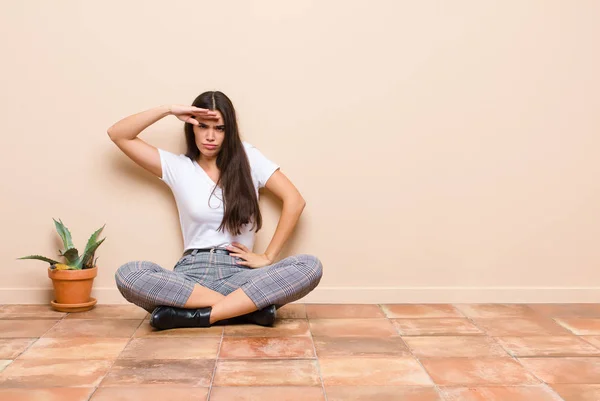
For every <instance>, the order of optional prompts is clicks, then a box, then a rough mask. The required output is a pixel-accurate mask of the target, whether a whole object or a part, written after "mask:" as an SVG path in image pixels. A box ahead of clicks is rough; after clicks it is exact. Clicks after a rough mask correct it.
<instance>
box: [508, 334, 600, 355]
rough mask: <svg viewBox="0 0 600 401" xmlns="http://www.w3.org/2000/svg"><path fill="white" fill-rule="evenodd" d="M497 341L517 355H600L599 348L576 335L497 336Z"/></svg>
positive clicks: (510, 352)
mask: <svg viewBox="0 0 600 401" xmlns="http://www.w3.org/2000/svg"><path fill="white" fill-rule="evenodd" d="M496 341H498V343H499V344H500V345H502V347H503V348H504V349H505V350H507V351H508V352H509V354H511V355H513V356H516V357H527V356H585V355H598V356H600V350H599V349H597V348H596V347H594V346H592V345H590V344H588V343H587V342H585V341H583V340H582V339H581V338H579V337H576V336H557V337H552V336H535V337H497V338H496Z"/></svg>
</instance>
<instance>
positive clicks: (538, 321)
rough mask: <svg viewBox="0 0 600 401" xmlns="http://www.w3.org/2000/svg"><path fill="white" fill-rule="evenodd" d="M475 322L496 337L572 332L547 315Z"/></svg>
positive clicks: (558, 334) (561, 334)
mask: <svg viewBox="0 0 600 401" xmlns="http://www.w3.org/2000/svg"><path fill="white" fill-rule="evenodd" d="M473 322H474V323H475V324H476V325H477V326H479V327H480V328H481V329H482V330H484V331H485V332H486V333H487V334H488V335H490V336H494V337H502V336H511V337H513V336H565V335H569V334H572V333H571V332H570V331H569V330H567V329H565V328H564V327H561V326H560V325H559V324H558V323H556V322H554V321H553V320H552V319H550V318H546V317H533V318H507V319H488V318H486V319H473Z"/></svg>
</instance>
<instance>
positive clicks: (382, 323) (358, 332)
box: [309, 319, 399, 337]
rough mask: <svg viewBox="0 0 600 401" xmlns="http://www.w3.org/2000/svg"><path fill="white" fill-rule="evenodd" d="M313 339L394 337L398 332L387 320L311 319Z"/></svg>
mask: <svg viewBox="0 0 600 401" xmlns="http://www.w3.org/2000/svg"><path fill="white" fill-rule="evenodd" d="M309 323H310V330H311V332H312V334H313V336H315V337H319V336H326V337H394V336H398V335H399V334H398V332H397V331H396V329H395V328H394V326H393V325H392V324H391V322H390V321H389V320H388V319H312V320H309Z"/></svg>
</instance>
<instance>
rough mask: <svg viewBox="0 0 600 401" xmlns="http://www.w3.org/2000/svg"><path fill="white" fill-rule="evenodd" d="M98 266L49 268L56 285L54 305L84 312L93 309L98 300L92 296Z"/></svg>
mask: <svg viewBox="0 0 600 401" xmlns="http://www.w3.org/2000/svg"><path fill="white" fill-rule="evenodd" d="M97 274H98V267H97V266H95V267H94V268H92V269H82V270H56V269H54V270H53V269H48V277H50V278H51V279H52V285H53V286H54V300H53V301H52V302H51V304H52V307H53V308H54V309H56V310H61V311H63V312H83V311H84V310H89V309H91V308H92V307H93V306H94V305H95V304H96V300H95V299H94V298H91V297H90V294H91V293H92V284H93V283H94V278H95V277H96V275H97Z"/></svg>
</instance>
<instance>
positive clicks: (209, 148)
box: [204, 145, 217, 150]
mask: <svg viewBox="0 0 600 401" xmlns="http://www.w3.org/2000/svg"><path fill="white" fill-rule="evenodd" d="M204 147H205V148H206V149H208V150H215V149H216V148H217V145H204Z"/></svg>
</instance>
